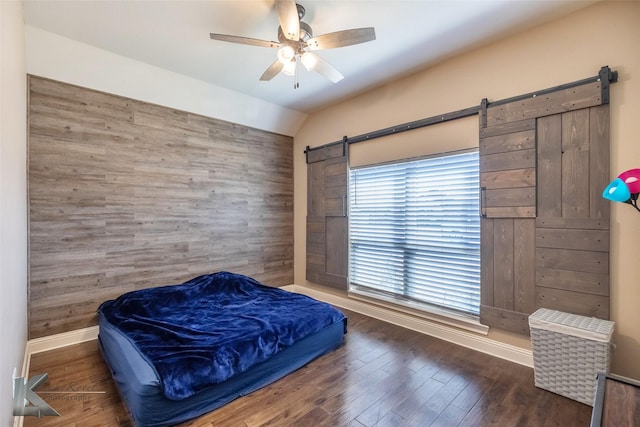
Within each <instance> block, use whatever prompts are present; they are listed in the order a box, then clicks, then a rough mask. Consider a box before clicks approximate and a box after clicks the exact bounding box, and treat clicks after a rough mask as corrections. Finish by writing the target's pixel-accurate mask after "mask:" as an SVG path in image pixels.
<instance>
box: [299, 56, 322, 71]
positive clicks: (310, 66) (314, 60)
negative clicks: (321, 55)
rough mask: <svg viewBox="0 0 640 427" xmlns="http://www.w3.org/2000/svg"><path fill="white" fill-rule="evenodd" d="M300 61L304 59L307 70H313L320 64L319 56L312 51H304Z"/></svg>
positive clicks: (303, 63) (303, 62)
mask: <svg viewBox="0 0 640 427" xmlns="http://www.w3.org/2000/svg"><path fill="white" fill-rule="evenodd" d="M300 61H302V65H304V67H305V68H306V69H307V71H313V70H314V69H315V68H316V65H318V57H317V56H315V55H314V54H313V53H311V52H305V53H303V54H302V57H301V58H300Z"/></svg>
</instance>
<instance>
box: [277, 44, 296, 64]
mask: <svg viewBox="0 0 640 427" xmlns="http://www.w3.org/2000/svg"><path fill="white" fill-rule="evenodd" d="M295 56H296V51H295V50H294V49H293V48H292V47H291V46H285V47H282V48H280V49H278V61H280V62H282V63H283V64H284V66H285V67H286V66H287V64H288V63H290V62H291V61H292V60H293V58H294V57H295Z"/></svg>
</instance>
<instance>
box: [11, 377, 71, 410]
mask: <svg viewBox="0 0 640 427" xmlns="http://www.w3.org/2000/svg"><path fill="white" fill-rule="evenodd" d="M47 378H48V375H47V374H38V375H34V376H33V377H31V378H30V379H29V381H28V382H26V383H25V380H24V378H23V377H20V378H15V379H14V380H13V383H14V386H15V388H14V393H13V415H15V416H21V415H24V416H32V417H38V418H42V417H43V416H46V415H53V416H58V417H59V416H60V414H59V413H58V412H57V411H56V410H55V409H53V408H52V407H51V406H49V404H48V403H47V402H45V401H44V400H42V398H41V397H40V396H38V395H37V394H36V393H35V392H34V391H33V390H35V389H36V388H38V386H39V385H40V384H42V383H44V382H45V381H47ZM29 402H30V403H31V405H29Z"/></svg>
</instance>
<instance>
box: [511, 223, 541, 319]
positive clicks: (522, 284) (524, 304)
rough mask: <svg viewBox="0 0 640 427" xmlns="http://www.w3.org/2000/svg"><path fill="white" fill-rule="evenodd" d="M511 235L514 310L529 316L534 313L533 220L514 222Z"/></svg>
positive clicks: (534, 228)
mask: <svg viewBox="0 0 640 427" xmlns="http://www.w3.org/2000/svg"><path fill="white" fill-rule="evenodd" d="M513 234H514V243H513V277H514V284H513V288H514V310H515V311H517V312H520V313H527V314H530V313H533V312H534V311H535V294H536V290H535V289H536V257H535V251H532V250H531V248H532V247H533V246H534V244H535V243H534V241H535V238H536V222H535V220H534V219H516V220H514V233H513Z"/></svg>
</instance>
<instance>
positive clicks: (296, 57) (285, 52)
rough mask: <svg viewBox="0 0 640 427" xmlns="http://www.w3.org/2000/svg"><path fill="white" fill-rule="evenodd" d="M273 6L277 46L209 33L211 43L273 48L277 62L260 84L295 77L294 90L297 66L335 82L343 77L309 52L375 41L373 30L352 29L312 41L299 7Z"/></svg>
mask: <svg viewBox="0 0 640 427" xmlns="http://www.w3.org/2000/svg"><path fill="white" fill-rule="evenodd" d="M275 6H276V11H277V13H278V21H279V23H280V26H279V27H278V41H277V42H275V41H267V40H260V39H254V38H250V37H242V36H232V35H228V34H216V33H210V36H211V38H212V39H213V40H220V41H225V42H231V43H240V44H246V45H252V46H260V47H270V48H277V49H278V59H276V60H275V62H274V63H273V64H271V65H270V66H269V68H267V70H266V71H265V72H264V73H263V74H262V76H261V77H260V80H262V81H268V80H271V79H272V78H274V77H275V76H276V75H277V74H278V73H279V72H283V73H284V74H287V75H290V76H295V81H294V84H293V87H294V88H298V87H299V86H300V85H299V83H298V79H297V72H298V63H302V65H304V67H305V68H306V69H307V70H309V71H315V72H317V73H319V74H321V75H322V76H324V77H325V78H327V79H329V80H330V81H332V82H333V83H336V82H339V81H340V80H342V79H343V78H344V76H343V75H342V74H340V72H339V71H338V70H336V69H335V68H334V67H333V66H332V65H330V64H329V63H328V62H327V61H325V60H324V59H322V58H321V57H319V56H318V55H316V54H315V53H314V52H313V51H315V50H322V49H332V48H336V47H344V46H351V45H354V44H359V43H365V42H369V41H372V40H375V39H376V33H375V30H374V28H373V27H366V28H354V29H350V30H343V31H336V32H334V33H328V34H323V35H320V36H316V37H313V31H312V30H311V27H310V26H309V24H307V23H306V22H303V21H302V18H303V17H304V15H305V9H304V7H303V6H302V5H300V4H297V3H296V2H295V0H275Z"/></svg>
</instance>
